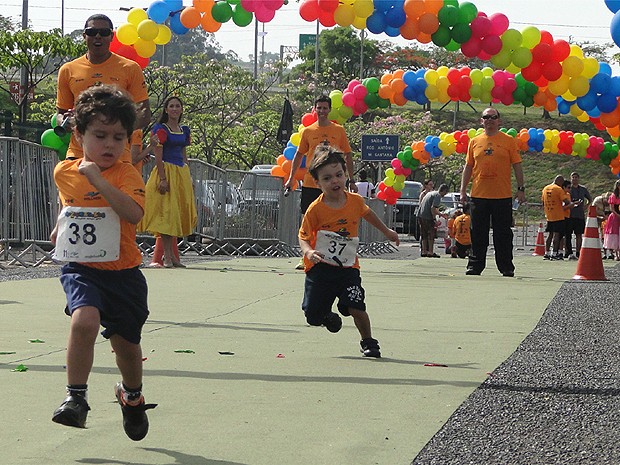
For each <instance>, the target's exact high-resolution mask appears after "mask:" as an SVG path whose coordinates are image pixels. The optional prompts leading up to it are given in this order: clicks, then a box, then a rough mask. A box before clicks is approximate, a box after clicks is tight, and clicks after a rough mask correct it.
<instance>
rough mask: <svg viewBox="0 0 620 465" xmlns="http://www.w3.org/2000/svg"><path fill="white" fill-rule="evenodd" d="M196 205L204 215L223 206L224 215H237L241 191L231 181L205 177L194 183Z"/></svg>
mask: <svg viewBox="0 0 620 465" xmlns="http://www.w3.org/2000/svg"><path fill="white" fill-rule="evenodd" d="M194 189H195V191H196V192H195V195H196V198H197V199H198V207H199V208H200V209H201V210H202V212H203V214H204V215H205V216H207V217H208V216H210V215H215V214H217V211H218V209H219V208H220V207H221V206H224V208H225V213H226V216H233V215H237V214H238V213H239V211H240V208H241V207H240V204H241V201H242V197H241V193H240V192H239V189H238V188H237V186H235V185H234V184H233V183H232V182H227V183H226V184H224V182H223V181H218V180H215V179H205V180H202V181H196V183H195V185H194Z"/></svg>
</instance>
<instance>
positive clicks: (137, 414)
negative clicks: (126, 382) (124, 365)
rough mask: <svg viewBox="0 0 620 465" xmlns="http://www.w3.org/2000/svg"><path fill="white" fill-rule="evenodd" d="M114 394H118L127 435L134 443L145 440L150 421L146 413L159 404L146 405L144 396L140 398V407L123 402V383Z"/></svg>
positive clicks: (117, 397)
mask: <svg viewBox="0 0 620 465" xmlns="http://www.w3.org/2000/svg"><path fill="white" fill-rule="evenodd" d="M114 394H116V400H118V403H119V405H120V406H121V410H122V412H123V428H124V429H125V434H126V435H127V436H128V437H129V439H132V440H134V441H140V440H141V439H144V437H145V436H146V433H148V432H149V419H148V418H147V416H146V411H147V410H149V409H152V408H155V407H157V404H145V403H144V397H143V396H140V403H139V404H138V405H129V404H127V403H126V402H125V401H124V400H123V388H122V386H121V383H118V384H117V385H116V387H115V388H114Z"/></svg>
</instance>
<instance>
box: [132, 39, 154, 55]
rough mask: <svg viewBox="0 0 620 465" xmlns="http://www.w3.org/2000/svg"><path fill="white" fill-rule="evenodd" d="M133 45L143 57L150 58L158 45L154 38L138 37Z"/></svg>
mask: <svg viewBox="0 0 620 465" xmlns="http://www.w3.org/2000/svg"><path fill="white" fill-rule="evenodd" d="M133 47H134V48H135V49H136V53H137V54H138V55H140V56H141V57H142V58H150V57H152V56H153V54H154V53H155V50H156V49H157V46H156V45H155V42H153V41H152V40H144V39H138V40H136V43H135V44H133Z"/></svg>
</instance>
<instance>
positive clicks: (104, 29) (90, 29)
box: [84, 27, 112, 37]
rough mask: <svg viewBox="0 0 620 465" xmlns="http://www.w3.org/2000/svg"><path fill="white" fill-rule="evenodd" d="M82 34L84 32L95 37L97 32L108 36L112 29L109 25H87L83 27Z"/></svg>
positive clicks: (102, 35)
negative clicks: (98, 26)
mask: <svg viewBox="0 0 620 465" xmlns="http://www.w3.org/2000/svg"><path fill="white" fill-rule="evenodd" d="M84 34H86V35H87V36H88V37H95V36H96V35H97V34H99V35H100V36H101V37H108V36H110V35H111V34H112V29H110V28H109V27H102V28H97V27H87V28H86V29H84Z"/></svg>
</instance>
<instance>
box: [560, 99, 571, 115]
mask: <svg viewBox="0 0 620 465" xmlns="http://www.w3.org/2000/svg"><path fill="white" fill-rule="evenodd" d="M570 107H571V103H569V102H567V101H566V100H564V99H562V101H561V102H560V103H558V113H560V115H566V114H568V112H569V111H570Z"/></svg>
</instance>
